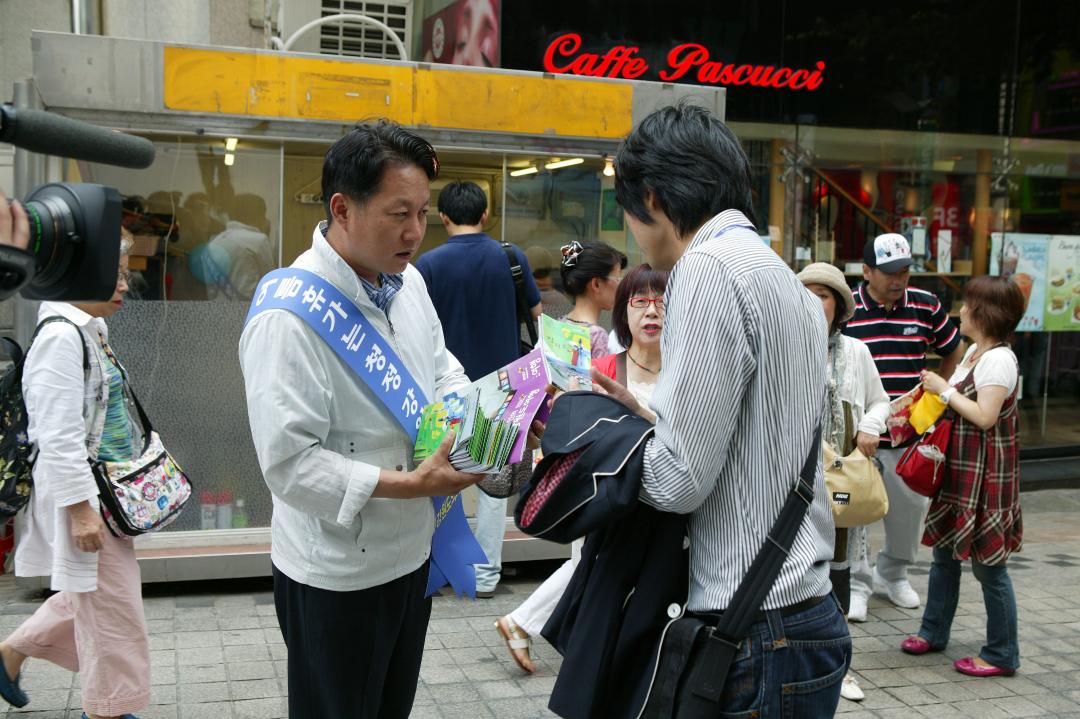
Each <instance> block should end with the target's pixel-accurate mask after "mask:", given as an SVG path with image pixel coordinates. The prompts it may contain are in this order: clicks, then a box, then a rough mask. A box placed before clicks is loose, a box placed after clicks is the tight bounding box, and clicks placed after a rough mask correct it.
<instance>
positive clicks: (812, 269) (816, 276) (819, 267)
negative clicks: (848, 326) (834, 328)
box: [799, 262, 855, 323]
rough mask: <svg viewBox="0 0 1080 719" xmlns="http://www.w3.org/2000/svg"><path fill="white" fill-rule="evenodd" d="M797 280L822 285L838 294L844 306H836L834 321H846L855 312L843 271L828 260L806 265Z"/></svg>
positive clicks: (805, 283)
mask: <svg viewBox="0 0 1080 719" xmlns="http://www.w3.org/2000/svg"><path fill="white" fill-rule="evenodd" d="M799 281H800V282H802V283H803V284H804V285H824V286H826V287H828V288H829V289H831V290H834V291H835V292H836V294H837V295H839V296H840V301H841V302H843V303H844V306H843V307H841V308H837V317H836V321H837V322H838V323H839V322H847V321H848V320H850V319H851V317H852V315H854V314H855V297H854V296H853V295H852V294H851V288H850V287H848V283H847V280H846V279H844V273H843V272H841V271H840V270H838V269H837V268H836V267H834V266H833V265H830V264H829V263H828V262H815V263H814V264H812V265H807V266H806V267H805V268H804V269H803V271H802V272H800V273H799Z"/></svg>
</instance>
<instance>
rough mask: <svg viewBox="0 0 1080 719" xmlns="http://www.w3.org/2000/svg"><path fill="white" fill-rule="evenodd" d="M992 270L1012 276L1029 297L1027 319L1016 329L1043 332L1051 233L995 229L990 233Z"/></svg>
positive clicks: (998, 273)
mask: <svg viewBox="0 0 1080 719" xmlns="http://www.w3.org/2000/svg"><path fill="white" fill-rule="evenodd" d="M990 242H991V253H990V274H992V275H1003V276H1005V277H1012V278H1013V279H1014V280H1015V281H1016V284H1017V285H1019V286H1020V291H1021V292H1023V293H1024V298H1025V299H1026V300H1027V310H1026V311H1025V313H1024V319H1022V320H1020V324H1019V325H1017V327H1016V331H1017V332H1041V331H1043V330H1045V329H1047V328H1046V326H1045V321H1044V320H1045V317H1044V307H1045V304H1046V273H1047V255H1048V253H1049V248H1050V235H1030V234H1021V233H1013V232H1008V233H1001V232H995V233H993V235H991V238H990Z"/></svg>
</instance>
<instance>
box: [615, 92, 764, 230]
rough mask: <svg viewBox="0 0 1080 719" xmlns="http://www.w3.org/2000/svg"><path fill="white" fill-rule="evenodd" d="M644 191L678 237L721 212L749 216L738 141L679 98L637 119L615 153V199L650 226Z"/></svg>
mask: <svg viewBox="0 0 1080 719" xmlns="http://www.w3.org/2000/svg"><path fill="white" fill-rule="evenodd" d="M649 192H652V194H653V196H654V197H655V198H656V202H657V204H658V205H659V209H660V210H661V211H662V212H663V213H664V214H665V215H667V217H668V219H670V220H671V223H672V224H673V225H674V226H675V229H676V231H678V232H679V234H680V235H688V234H690V233H691V232H693V231H694V230H697V229H698V228H699V227H701V225H702V224H704V223H705V222H706V221H708V220H709V219H710V218H711V217H713V216H715V215H717V214H719V213H721V212H723V211H724V210H738V211H740V212H742V213H743V214H744V215H746V217H747V218H749V219H750V221H751V222H753V220H754V216H753V212H754V210H753V207H754V202H753V197H752V195H751V192H750V160H749V159H748V158H747V157H746V152H745V151H744V150H743V148H742V145H741V144H739V139H738V138H737V137H735V133H733V132H732V131H731V130H730V129H729V128H728V126H727V125H725V124H724V123H723V122H721V121H720V120H719V119H717V118H716V117H715V116H714V115H713V114H712V113H710V112H709V111H708V110H706V109H705V108H703V107H700V106H698V105H693V104H691V103H689V102H687V101H685V100H684V101H680V102H679V103H678V104H676V105H674V106H671V107H664V108H661V109H659V110H657V111H655V112H653V113H652V114H651V115H649V116H648V117H646V118H645V119H644V120H642V121H641V123H640V124H639V125H638V126H637V127H636V128H634V130H633V131H632V132H631V133H630V135H629V136H628V137H627V138H626V139H625V140H623V142H622V144H621V145H620V146H619V150H618V152H617V153H616V155H615V198H616V199H617V200H618V202H619V205H621V206H622V208H623V209H624V210H626V211H627V212H629V213H630V214H631V215H633V216H634V217H635V218H637V219H638V220H640V221H641V222H644V223H645V224H652V218H651V217H650V216H649V211H648V207H647V205H646V200H647V198H648V195H649Z"/></svg>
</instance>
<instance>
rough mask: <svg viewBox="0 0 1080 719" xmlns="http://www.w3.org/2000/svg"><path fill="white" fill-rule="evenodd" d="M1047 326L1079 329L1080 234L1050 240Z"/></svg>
mask: <svg viewBox="0 0 1080 719" xmlns="http://www.w3.org/2000/svg"><path fill="white" fill-rule="evenodd" d="M1049 255H1050V257H1049V262H1048V265H1049V275H1048V277H1047V283H1046V329H1048V330H1059V331H1060V330H1073V331H1077V330H1080V236H1076V235H1055V236H1054V237H1052V238H1051V239H1050V252H1049Z"/></svg>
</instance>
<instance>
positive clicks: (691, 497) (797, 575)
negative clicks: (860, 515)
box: [642, 210, 833, 611]
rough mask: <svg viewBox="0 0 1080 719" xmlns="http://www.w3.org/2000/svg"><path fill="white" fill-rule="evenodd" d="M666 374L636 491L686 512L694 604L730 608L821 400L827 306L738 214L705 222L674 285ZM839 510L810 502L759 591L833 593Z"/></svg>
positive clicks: (772, 604) (807, 443) (780, 603)
mask: <svg viewBox="0 0 1080 719" xmlns="http://www.w3.org/2000/svg"><path fill="white" fill-rule="evenodd" d="M666 303H667V312H666V316H665V322H664V333H663V337H662V339H661V342H662V344H661V350H662V354H663V358H664V371H663V372H662V373H661V375H660V379H659V381H658V383H657V385H656V390H655V393H654V395H653V398H652V402H651V403H650V406H651V408H652V410H653V411H654V412H655V413H656V416H657V424H656V435H655V437H654V438H653V439H651V440H650V441H649V444H648V446H647V447H646V450H645V472H644V477H643V482H642V499H643V500H644V501H645V502H646V503H648V504H650V505H652V506H655V507H657V508H659V509H662V510H666V511H670V512H679V513H689V514H690V515H691V516H690V530H689V531H690V540H691V550H690V554H691V567H690V574H691V588H690V598H689V604H688V608H689V609H690V610H692V611H715V610H722V609H726V608H727V605H728V603H729V602H730V601H731V598H732V595H733V594H734V592H735V589H736V587H738V585H739V582H741V581H742V579H743V577H744V575H745V574H746V572H747V570H748V568H749V567H750V563H751V562H752V561H753V559H754V557H755V555H756V554H757V552H758V549H760V547H761V544H762V542H763V541H764V539H765V535H766V533H767V532H768V530H769V528H770V527H771V526H772V523H773V521H774V520H775V519H776V517H777V515H778V514H779V513H780V508H781V507H782V506H783V504H784V501H785V499H786V498H787V495H788V492H789V491H790V490H791V488H792V487H793V486H794V484H795V482H796V478H797V477H798V474H799V470H800V469H801V467H802V464H803V462H804V461H805V459H806V456H807V453H808V452H809V451H810V447H811V444H812V442H813V439H814V432H815V429H816V428H817V426H818V424H819V423H820V422H821V419H822V416H823V412H824V407H825V358H826V352H827V329H826V326H825V319H824V315H823V313H822V309H821V302H820V301H819V300H818V299H817V298H816V297H814V296H813V295H812V294H810V293H809V292H807V291H806V289H805V288H803V286H802V284H801V283H800V282H799V281H798V280H797V279H796V278H795V275H794V274H793V273H792V271H791V270H790V269H789V268H788V267H787V265H785V264H784V263H783V261H782V260H781V259H780V258H779V257H778V256H777V255H776V253H774V252H773V251H772V250H770V249H768V248H767V247H765V245H764V244H762V242H761V238H760V237H759V236H758V234H757V232H756V231H755V230H754V226H753V225H752V224H751V223H750V221H749V220H748V219H747V218H746V217H745V216H744V215H743V214H742V213H741V212H738V211H735V210H728V211H726V212H722V213H720V214H719V215H717V216H716V217H714V218H713V219H712V220H710V221H709V222H707V223H705V225H704V226H703V227H702V228H701V229H700V230H698V232H697V233H696V234H695V236H694V238H693V240H692V241H691V243H690V245H689V246H688V248H687V250H686V252H685V253H684V254H683V256H682V258H681V259H680V260H679V261H678V262H677V263H676V264H675V267H674V269H673V271H672V273H671V277H670V279H669V281H668V288H667V295H666ZM832 555H833V520H832V513H831V510H830V508H829V505H828V503H827V498H826V493H825V485H824V481H823V479H822V475H821V468H820V464H819V466H818V470H817V479H816V481H815V497H814V503H813V505H812V506H811V507H810V508H809V510H808V511H807V514H806V517H805V518H804V520H803V523H802V527H801V528H800V530H799V533H798V535H797V536H796V539H795V542H794V545H793V546H792V550H791V554H790V556H789V557H788V559H787V561H786V562H785V564H784V567H783V569H782V571H781V572H780V575H779V577H777V580H776V583H775V584H774V585H773V588H772V590H771V592H770V593H769V596H768V597H767V599H766V601H765V605H764V608H765V609H779V608H782V607H787V606H790V605H792V604H797V603H799V602H802V601H804V600H807V599H811V598H814V597H819V596H823V595H825V594H827V593H828V592H829V591H830V589H831V585H830V583H829V567H828V561H829V560H830V559H831V558H832Z"/></svg>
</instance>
